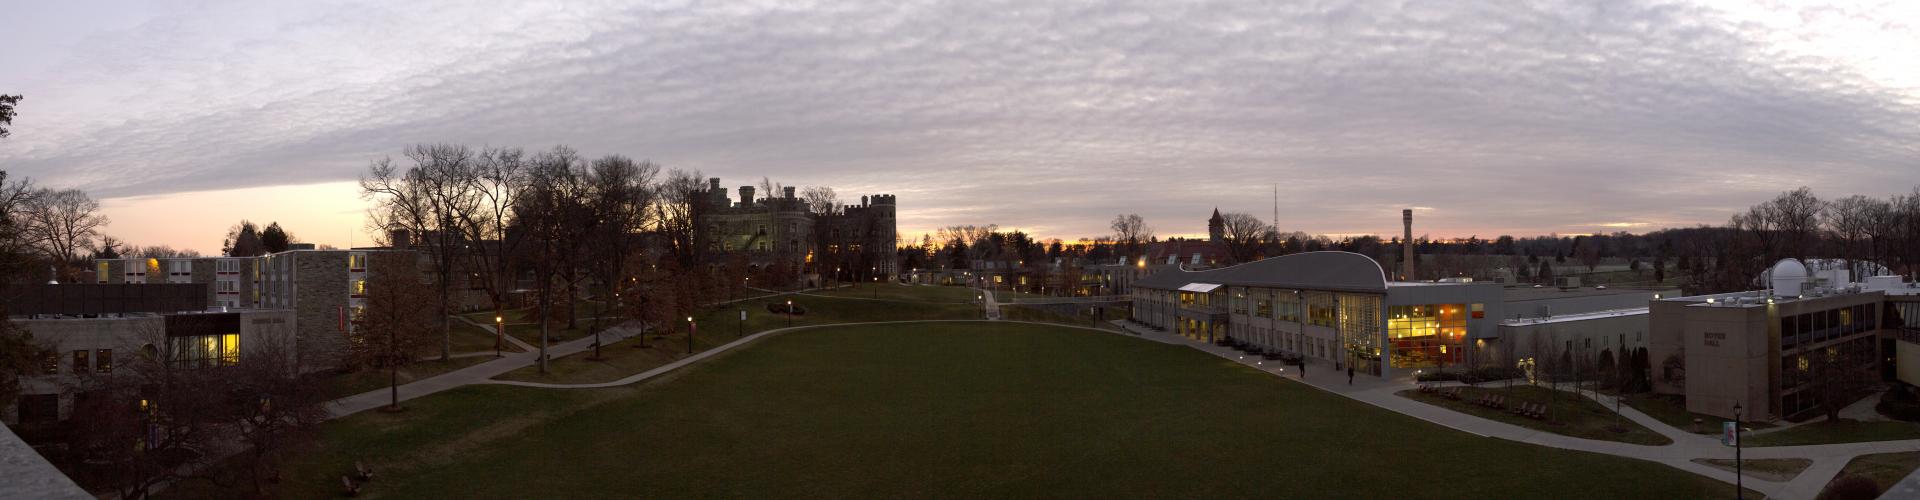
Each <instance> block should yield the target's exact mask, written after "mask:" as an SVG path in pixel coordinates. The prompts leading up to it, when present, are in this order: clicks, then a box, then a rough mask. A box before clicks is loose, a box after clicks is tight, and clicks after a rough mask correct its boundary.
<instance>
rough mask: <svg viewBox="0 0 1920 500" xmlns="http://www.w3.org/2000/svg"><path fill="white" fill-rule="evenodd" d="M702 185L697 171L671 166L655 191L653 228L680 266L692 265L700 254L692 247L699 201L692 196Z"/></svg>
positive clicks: (703, 185)
mask: <svg viewBox="0 0 1920 500" xmlns="http://www.w3.org/2000/svg"><path fill="white" fill-rule="evenodd" d="M705 187H706V184H705V183H703V182H702V181H701V174H700V171H699V170H692V171H688V170H680V169H673V170H669V171H667V178H666V180H665V181H664V182H661V183H660V187H659V192H658V193H657V194H656V198H657V199H658V200H659V201H658V202H657V203H656V204H655V206H654V211H655V215H654V228H655V230H656V231H658V232H659V233H660V235H661V236H662V237H664V239H666V241H667V244H668V247H669V248H671V250H672V252H673V255H674V258H675V260H677V261H679V263H680V264H681V265H683V266H685V265H692V264H693V263H694V261H695V259H697V258H699V256H700V249H698V248H694V239H693V235H694V224H695V221H694V213H693V210H694V208H693V207H694V205H695V204H696V203H698V202H699V200H696V199H694V197H695V196H698V194H697V193H700V192H701V190H702V189H704V188H705Z"/></svg>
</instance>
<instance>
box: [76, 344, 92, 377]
mask: <svg viewBox="0 0 1920 500" xmlns="http://www.w3.org/2000/svg"><path fill="white" fill-rule="evenodd" d="M90 364H91V363H88V362H87V350H86V349H81V350H78V351H73V374H74V375H85V374H86V373H87V372H88V371H91V370H89V368H91V367H90V366H88V365H90Z"/></svg>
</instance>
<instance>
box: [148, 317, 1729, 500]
mask: <svg viewBox="0 0 1920 500" xmlns="http://www.w3.org/2000/svg"><path fill="white" fill-rule="evenodd" d="M408 406H409V408H410V410H409V411H406V412H403V413H398V414H388V413H381V412H365V413H361V414H357V415H354V416H351V417H348V418H345V419H341V420H338V421H334V422H331V423H329V424H326V426H325V428H324V429H323V434H324V442H323V443H322V444H321V445H320V447H319V449H317V450H314V451H312V452H309V453H306V454H303V455H302V456H301V458H300V459H298V460H297V461H296V462H295V463H292V464H290V465H289V468H288V470H287V472H286V480H285V481H284V482H283V483H282V485H281V488H282V490H281V491H279V492H278V495H279V496H282V497H287V498H325V497H329V496H333V495H337V494H338V492H339V490H340V485H339V483H340V476H341V475H342V474H344V473H346V472H347V471H349V470H351V469H352V464H353V462H354V461H355V460H364V461H366V462H368V463H369V464H371V465H372V466H373V467H374V468H376V469H377V470H378V471H379V478H378V479H377V480H375V481H373V482H372V483H369V484H367V485H366V490H365V491H364V492H363V493H362V494H363V495H366V496H372V497H385V498H422V497H445V496H450V495H451V496H459V497H462V498H583V497H584V498H598V497H626V498H689V497H754V498H768V497H776V498H795V497H805V498H850V497H883V498H927V497H942V498H951V497H972V498H979V497H991V498H1009V497H1026V498H1034V497H1046V498H1058V497H1076V498H1170V497H1171V498H1220V497H1308V496H1311V497H1342V498H1555V499H1559V498H1715V497H1726V496H1728V494H1730V493H1732V489H1733V488H1732V487H1731V486H1730V485H1726V484H1725V483H1721V482H1718V481H1714V480H1710V479H1706V478H1703V477H1699V476H1695V475H1692V474H1688V473H1685V472H1681V471H1679V470H1676V469H1672V468H1669V467H1667V466H1664V465H1660V464H1656V463H1652V462H1644V461H1638V460H1630V459H1623V458H1615V457H1608V456H1603V455H1597V454H1590V453H1582V452H1574V451H1567V450H1560V449H1555V448H1547V447H1540V446H1532V445H1526V444H1521V443H1515V442H1510V441H1505V440H1500V439H1489V438H1480V437H1475V436H1472V435H1469V434H1464V433H1460V432H1456V431H1453V430H1450V429H1447V428H1444V427H1440V426H1436V425H1432V424H1429V423H1426V422H1424V421H1420V420H1417V419H1414V418H1411V417H1406V416H1402V415H1399V414H1396V413H1392V412H1388V411H1386V410H1381V409H1378V408H1375V407H1372V406H1369V405H1365V404H1362V403H1358V402H1355V401H1352V400H1349V399H1346V398H1343V397H1340V396H1337V395H1333V394H1329V393H1327V392H1324V391H1320V390H1318V389H1313V388H1310V387H1307V386H1304V385H1300V384H1298V383H1295V382H1289V381H1285V380H1282V379H1280V378H1277V377H1274V376H1272V375H1269V374H1266V373H1262V372H1258V371H1255V370H1253V369H1251V368H1247V367H1244V366H1240V365H1238V364H1236V363H1233V362H1230V361H1226V360H1222V359H1219V358H1217V357H1214V356H1212V355H1208V354H1205V353H1202V352H1199V351H1196V350H1193V349H1188V348H1185V347H1181V346H1172V345H1165V344H1159V343H1153V342H1142V341H1139V340H1137V339H1131V338H1127V337H1124V336H1120V335H1113V334H1110V333H1097V332H1089V331H1085V330H1078V329H1067V328H1061V327H1053V326H1043V325H1018V324H1007V323H998V324H993V323H945V324H923V325H912V326H892V325H881V326H859V327H835V328H823V329H815V330H805V331H799V332H793V333H791V334H786V335H780V336H775V337H770V338H768V339H767V340H766V341H764V342H762V343H759V344H757V345H754V346H752V347H751V348H748V349H743V350H739V351H731V352H729V353H727V354H725V355H723V356H721V357H718V358H716V359H713V360H710V361H709V362H706V363H702V364H700V365H696V366H695V367H692V368H689V369H687V370H685V371H681V372H677V373H676V374H675V375H673V376H670V377H665V378H664V379H662V380H657V381H654V382H650V383H647V384H640V385H637V386H627V387H619V388H611V389H596V390H543V389H532V388H521V387H510V386H490V385H482V386H469V387H465V388H461V389H456V390H453V391H448V392H444V393H440V394H437V395H434V396H430V397H426V398H422V399H418V400H414V401H412V402H410V403H409V404H408ZM169 493H171V494H174V495H178V496H185V497H195V496H206V495H208V493H206V492H202V491H193V490H192V489H189V488H182V489H178V490H173V491H170V492H169Z"/></svg>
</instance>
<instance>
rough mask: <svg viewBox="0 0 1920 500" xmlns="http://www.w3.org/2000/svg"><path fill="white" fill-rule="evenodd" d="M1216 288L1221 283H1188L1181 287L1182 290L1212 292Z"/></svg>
mask: <svg viewBox="0 0 1920 500" xmlns="http://www.w3.org/2000/svg"><path fill="white" fill-rule="evenodd" d="M1216 288H1220V285H1218V284H1215V283H1188V284H1187V286H1183V287H1180V291H1182V292H1199V293H1212V292H1213V290H1214V289H1216Z"/></svg>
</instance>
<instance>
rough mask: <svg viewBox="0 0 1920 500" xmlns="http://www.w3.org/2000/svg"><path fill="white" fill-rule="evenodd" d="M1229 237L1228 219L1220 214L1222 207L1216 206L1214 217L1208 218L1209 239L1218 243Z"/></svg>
mask: <svg viewBox="0 0 1920 500" xmlns="http://www.w3.org/2000/svg"><path fill="white" fill-rule="evenodd" d="M1226 239H1227V219H1226V218H1225V217H1221V216H1220V207H1214V209H1213V218H1210V219H1207V241H1211V242H1213V244H1215V245H1218V244H1220V243H1221V242H1223V241H1226Z"/></svg>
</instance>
